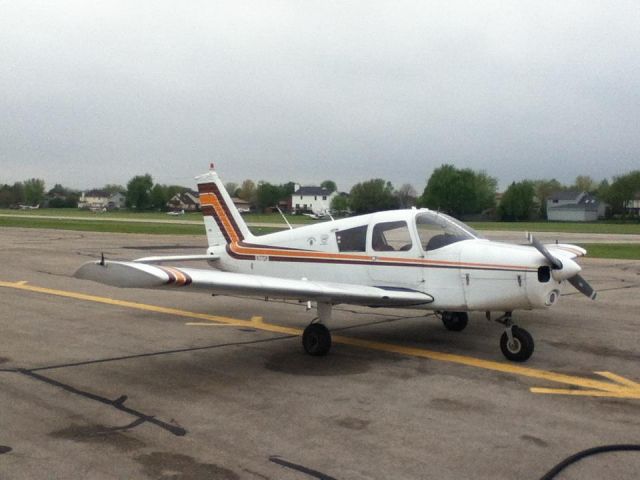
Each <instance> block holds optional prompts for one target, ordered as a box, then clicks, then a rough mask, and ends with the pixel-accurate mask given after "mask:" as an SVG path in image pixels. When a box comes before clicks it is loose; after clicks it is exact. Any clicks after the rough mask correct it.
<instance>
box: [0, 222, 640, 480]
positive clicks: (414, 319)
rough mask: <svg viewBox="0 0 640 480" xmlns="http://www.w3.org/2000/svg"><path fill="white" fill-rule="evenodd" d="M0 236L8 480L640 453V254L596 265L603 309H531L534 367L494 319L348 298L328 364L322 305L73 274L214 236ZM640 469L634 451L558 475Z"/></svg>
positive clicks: (426, 470) (509, 474)
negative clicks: (104, 281)
mask: <svg viewBox="0 0 640 480" xmlns="http://www.w3.org/2000/svg"><path fill="white" fill-rule="evenodd" d="M574 241H577V240H574ZM0 245H2V246H1V247H0V329H1V330H0V332H1V335H0V339H1V340H0V479H22V478H25V479H34V478H35V479H39V478H46V479H58V478H60V479H68V478H73V479H77V478H86V479H124V478H127V479H139V478H140V479H146V478H152V479H197V480H199V479H245V478H246V479H301V480H304V479H313V478H320V479H325V480H326V479H423V478H433V479H540V478H541V477H542V476H543V475H544V474H545V473H546V472H547V471H548V470H550V469H551V468H552V467H553V466H554V465H556V464H557V463H558V462H560V461H562V460H563V459H564V458H566V457H568V456H570V455H572V454H574V453H576V452H578V451H581V450H584V449H588V448H591V447H596V446H601V445H608V444H640V386H638V385H637V384H636V383H635V382H640V362H639V360H640V347H639V346H638V340H639V339H640V334H639V331H640V262H638V261H628V260H599V259H589V258H585V259H583V260H581V264H582V265H583V272H582V274H583V276H584V277H585V278H587V279H588V280H589V281H590V282H591V284H592V285H593V286H594V287H595V288H596V289H597V290H598V291H599V293H598V298H597V300H596V301H591V300H589V299H587V298H586V297H583V296H582V295H579V294H576V293H575V291H572V290H571V289H567V291H566V292H565V295H564V296H563V298H562V299H561V301H560V303H559V304H558V305H556V306H555V307H554V308H552V309H551V310H548V311H533V312H516V313H515V320H516V322H517V323H518V324H519V325H521V326H522V327H525V328H527V330H529V331H530V332H531V334H532V335H533V336H534V339H535V341H536V350H535V353H534V354H533V357H532V358H531V359H530V360H529V361H528V362H527V363H526V364H524V365H516V364H512V363H510V362H507V361H506V360H505V359H504V357H503V356H502V354H501V353H500V349H499V345H498V341H499V337H500V335H501V333H502V327H501V326H500V325H498V324H495V323H490V322H487V321H486V320H485V318H484V315H483V314H480V313H478V314H473V315H472V316H471V321H470V322H469V326H468V327H467V328H466V329H465V330H464V331H463V332H450V331H447V330H445V329H444V328H443V326H442V324H441V322H440V321H439V320H438V319H437V318H435V317H434V316H433V315H430V314H429V312H426V314H425V312H420V311H412V310H374V309H365V308H354V307H349V306H339V307H336V309H335V311H334V317H335V318H334V323H333V325H332V330H333V331H334V336H335V337H336V338H337V341H336V342H335V343H334V346H333V349H332V351H331V353H330V354H329V356H327V357H324V358H312V357H309V356H307V355H305V354H304V353H303V350H302V347H301V344H300V338H299V336H298V334H299V332H300V330H301V329H302V328H304V326H306V324H307V323H308V322H309V321H310V320H311V319H312V318H313V317H314V315H315V314H314V311H313V310H312V311H309V312H308V311H306V309H305V306H304V305H300V304H289V303H272V302H268V303H267V302H264V301H260V300H253V299H241V298H232V297H211V296H208V295H206V294H202V293H192V292H189V291H187V290H175V291H146V290H124V289H117V288H111V287H107V286H104V285H99V284H95V283H92V282H86V281H81V280H77V279H74V278H72V277H71V275H72V274H73V272H74V271H75V270H76V269H77V268H78V267H79V266H80V265H81V264H82V263H83V262H85V261H88V260H90V259H95V258H97V257H99V255H100V253H101V252H104V254H105V256H106V257H107V258H110V259H133V258H137V257H141V256H149V255H161V254H176V253H184V254H191V253H200V252H202V251H203V250H204V248H205V246H206V241H205V237H204V235H203V236H201V237H200V236H196V237H185V236H156V235H153V236H145V235H124V234H101V233H85V232H70V231H56V230H32V229H17V228H4V229H0ZM24 282H26V283H24ZM522 366H524V367H526V368H524V369H523V368H520V367H522ZM595 372H600V373H599V374H597V373H595ZM532 388H533V389H541V390H535V391H531V389H532ZM639 472H640V452H618V453H604V454H600V455H596V456H591V457H588V458H585V459H584V460H582V461H580V462H578V463H576V464H574V465H572V466H570V467H568V468H567V469H566V470H564V471H563V472H561V473H560V474H559V475H557V476H556V477H555V478H557V479H602V478H610V479H637V478H638V477H639V475H640V474H639Z"/></svg>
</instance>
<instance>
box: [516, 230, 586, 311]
mask: <svg viewBox="0 0 640 480" xmlns="http://www.w3.org/2000/svg"><path fill="white" fill-rule="evenodd" d="M528 239H529V242H530V243H531V245H533V246H534V247H535V248H536V250H538V251H539V252H540V253H541V254H542V255H543V256H544V258H546V259H547V261H548V262H549V266H550V267H551V270H552V273H551V274H552V275H553V277H554V278H555V279H556V280H559V281H560V280H567V281H568V282H569V283H570V284H571V285H573V286H574V288H575V289H576V290H578V291H579V292H580V293H582V294H583V295H586V296H587V297H589V298H590V299H592V300H595V298H596V294H597V292H596V291H595V290H594V289H593V287H592V286H591V285H589V282H587V281H586V280H585V279H584V278H582V276H581V275H580V274H579V272H580V270H581V268H580V266H579V265H578V264H577V263H576V262H574V261H573V260H570V259H564V263H563V261H562V260H560V259H559V258H558V257H554V256H553V255H552V254H551V252H550V251H549V250H547V247H545V246H544V245H543V244H542V243H540V241H539V240H538V239H536V238H535V237H534V236H533V235H532V234H531V233H530V234H529V235H528Z"/></svg>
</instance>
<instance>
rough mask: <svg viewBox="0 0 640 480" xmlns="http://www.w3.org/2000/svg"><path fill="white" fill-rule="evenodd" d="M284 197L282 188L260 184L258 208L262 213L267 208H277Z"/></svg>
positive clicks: (257, 193) (257, 196)
mask: <svg viewBox="0 0 640 480" xmlns="http://www.w3.org/2000/svg"><path fill="white" fill-rule="evenodd" d="M282 196H283V188H282V186H278V185H273V184H271V183H269V182H260V183H259V184H258V188H257V189H256V207H257V208H258V210H260V211H264V210H265V209H266V208H270V207H275V206H277V205H278V202H279V201H280V200H281V198H282Z"/></svg>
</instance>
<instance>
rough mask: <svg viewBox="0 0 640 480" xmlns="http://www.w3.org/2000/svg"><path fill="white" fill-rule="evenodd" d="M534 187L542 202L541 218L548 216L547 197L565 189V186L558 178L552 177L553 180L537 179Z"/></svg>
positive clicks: (539, 200)
mask: <svg viewBox="0 0 640 480" xmlns="http://www.w3.org/2000/svg"><path fill="white" fill-rule="evenodd" d="M533 188H534V191H535V196H536V197H537V198H538V202H539V203H540V210H539V213H540V218H547V199H548V198H549V197H550V196H551V195H552V194H553V193H555V192H560V191H562V190H565V187H564V186H563V185H562V184H561V183H560V182H559V181H558V180H556V179H555V178H552V179H551V180H535V181H534V182H533Z"/></svg>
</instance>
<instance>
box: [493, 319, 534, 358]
mask: <svg viewBox="0 0 640 480" xmlns="http://www.w3.org/2000/svg"><path fill="white" fill-rule="evenodd" d="M510 328H511V338H509V334H508V332H504V333H503V334H502V336H501V337H500V349H501V350H502V353H503V355H504V356H505V357H507V360H511V361H512V362H524V361H526V360H527V359H528V358H529V357H530V356H531V354H532V353H533V348H534V344H533V337H532V336H531V334H530V333H529V332H527V331H526V330H525V329H524V328H520V327H517V326H516V325H513V326H511V327H510Z"/></svg>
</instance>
